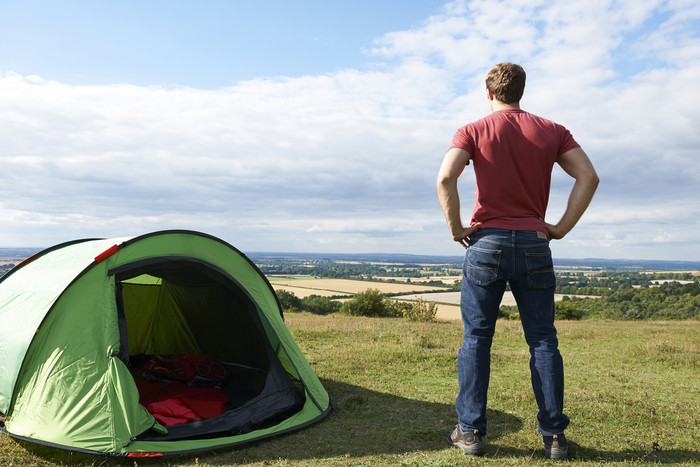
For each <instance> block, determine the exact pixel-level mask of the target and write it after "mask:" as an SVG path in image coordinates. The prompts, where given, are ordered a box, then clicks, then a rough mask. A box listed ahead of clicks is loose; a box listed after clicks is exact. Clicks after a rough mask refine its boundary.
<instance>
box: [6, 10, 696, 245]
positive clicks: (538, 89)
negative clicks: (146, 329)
mask: <svg viewBox="0 0 700 467" xmlns="http://www.w3.org/2000/svg"><path fill="white" fill-rule="evenodd" d="M699 17H700V9H699V8H698V6H697V5H696V2H686V1H668V2H667V1H662V0H658V1H653V0H645V1H642V2H640V1H632V0H628V1H624V2H612V1H602V0H599V1H593V2H586V3H585V4H583V3H577V2H569V1H562V0H560V1H554V2H552V1H547V2H545V1H537V2H532V1H525V0H522V1H515V0H513V1H500V2H492V1H485V0H474V1H471V2H469V1H456V2H452V3H449V4H447V5H445V7H444V8H443V10H442V12H441V13H440V14H438V15H435V16H432V17H430V18H426V19H425V21H424V22H422V23H421V24H418V25H416V26H415V27H414V28H412V29H409V30H405V31H395V32H388V33H387V34H385V35H384V36H382V37H379V38H377V40H376V41H375V43H374V44H372V45H371V46H372V47H371V48H370V54H371V59H372V60H373V62H372V63H371V66H368V69H367V70H360V69H344V70H340V71H336V72H333V73H328V74H325V75H313V76H303V77H298V78H275V79H269V78H264V77H261V78H259V79H255V80H250V81H245V82H240V83H237V84H235V85H233V86H230V87H227V88H222V89H215V90H200V89H194V88H187V87H180V88H165V87H143V86H135V85H130V84H114V85H110V86H105V85H99V86H71V85H67V84H63V83H60V82H57V81H53V80H50V79H44V78H42V77H38V76H21V75H18V74H16V73H12V72H10V71H5V72H4V73H2V74H0V147H1V148H2V150H0V167H1V168H0V222H2V224H3V229H2V230H1V231H0V245H8V246H13V245H20V246H21V245H32V246H33V245H40V246H48V245H50V244H54V243H58V242H60V241H64V240H68V239H71V238H76V237H92V236H100V237H102V236H123V235H132V234H140V233H144V232H145V231H149V230H159V229H162V228H192V229H196V230H203V231H207V232H209V233H212V234H214V235H218V236H221V237H222V238H224V239H226V240H227V241H230V242H231V243H233V244H234V245H237V246H239V247H240V248H242V249H244V250H257V251H272V250H277V251H279V250H295V251H337V252H343V251H355V252H368V251H377V252H383V251H394V252H409V253H441V254H454V255H461V254H462V250H461V247H459V246H458V245H455V244H454V242H452V241H451V240H450V238H449V234H448V231H447V228H446V227H445V226H444V219H443V216H442V213H441V211H440V208H439V205H438V203H437V199H436V196H435V181H434V179H435V173H436V171H437V168H438V166H439V164H440V160H441V158H442V156H443V154H444V152H445V150H446V149H447V147H448V145H449V142H450V139H451V137H452V134H453V132H454V131H455V129H456V128H457V127H458V126H460V125H462V124H464V123H466V122H467V121H469V120H473V119H476V118H480V117H481V116H483V115H485V114H486V113H487V111H488V106H487V103H486V100H485V97H484V96H485V92H484V77H485V73H486V72H487V71H488V69H489V68H490V67H491V66H492V65H493V64H495V63H497V62H500V61H504V60H510V61H515V62H518V63H521V64H523V65H524V66H525V68H526V70H527V71H528V85H527V88H526V94H525V98H524V100H523V106H524V107H525V108H526V109H527V110H530V111H533V112H535V113H538V114H540V115H543V116H545V117H549V118H552V119H555V120H558V121H560V122H561V123H563V124H565V125H566V126H567V127H568V128H569V129H571V131H572V132H573V133H574V136H575V137H576V138H577V140H578V141H579V142H580V143H581V144H582V145H583V147H584V149H585V150H586V151H587V152H588V153H589V155H590V156H591V158H592V159H593V161H594V163H595V164H596V167H597V168H598V171H599V174H600V176H601V180H602V181H601V185H600V188H599V192H598V194H597V196H596V199H595V200H594V203H593V204H592V206H591V209H590V211H589V213H587V214H586V216H585V217H584V219H583V220H582V222H581V225H580V226H579V227H578V228H577V230H576V231H574V233H572V234H571V237H567V239H566V240H565V241H563V242H558V243H557V246H556V249H557V254H558V255H559V256H589V257H590V256H597V257H634V255H636V257H639V258H652V257H654V258H670V259H674V258H675V259H700V257H698V253H697V252H698V251H700V248H698V247H699V246H700V245H698V243H699V242H698V240H697V239H696V238H695V237H696V236H695V235H690V234H689V233H688V232H694V233H696V232H697V227H698V219H699V217H700V216H699V214H700V212H699V208H698V202H697V193H698V188H699V187H700V170H699V169H697V164H696V163H695V161H696V159H697V157H698V151H699V148H700V137H698V135H697V128H698V127H700V110H698V108H697V105H696V103H697V102H698V101H700V91H699V90H698V88H697V87H696V86H694V85H693V83H696V82H698V80H700V39H699V38H698V34H697V21H698V18H699ZM368 46H370V44H368ZM469 171H470V169H467V171H466V172H465V175H464V177H463V178H464V182H463V184H462V185H461V188H460V190H461V193H462V196H463V210H464V214H463V216H464V218H465V219H467V218H468V217H469V211H470V207H471V203H472V202H473V199H472V191H473V187H472V185H471V180H472V175H471V173H470V172H469ZM570 188H571V180H570V179H569V178H568V177H566V176H565V175H563V174H561V173H560V172H555V176H554V179H553V187H552V201H551V208H550V212H549V214H548V218H549V217H552V220H555V218H556V217H557V216H558V215H560V214H561V212H562V211H563V209H564V206H565V203H566V197H567V196H568V192H569V190H570ZM641 232H643V233H641ZM601 233H602V234H601ZM281 238H283V239H284V240H282V241H280V239H281ZM646 241H649V242H652V243H654V244H655V245H656V247H655V248H654V249H653V250H650V249H648V248H642V247H640V246H639V245H641V244H642V243H644V242H646Z"/></svg>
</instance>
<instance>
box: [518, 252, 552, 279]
mask: <svg viewBox="0 0 700 467" xmlns="http://www.w3.org/2000/svg"><path fill="white" fill-rule="evenodd" d="M525 264H526V266H527V281H528V283H529V284H530V286H532V287H536V288H539V289H547V288H549V287H553V286H554V285H555V283H556V279H555V277H554V266H553V265H552V252H551V251H549V249H548V251H540V252H532V253H525Z"/></svg>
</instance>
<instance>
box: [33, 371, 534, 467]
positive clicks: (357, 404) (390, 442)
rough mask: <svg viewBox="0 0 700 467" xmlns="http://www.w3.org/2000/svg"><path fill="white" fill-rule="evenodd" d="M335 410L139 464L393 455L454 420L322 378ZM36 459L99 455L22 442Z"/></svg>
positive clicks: (441, 435)
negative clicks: (246, 440)
mask: <svg viewBox="0 0 700 467" xmlns="http://www.w3.org/2000/svg"><path fill="white" fill-rule="evenodd" d="M322 382H323V385H324V387H325V388H326V389H327V390H328V392H329V393H330V395H331V397H332V399H333V410H332V411H331V413H330V414H329V415H328V416H327V417H326V418H325V419H323V420H322V421H320V422H318V423H316V424H314V425H311V426H310V427H307V428H305V429H302V430H299V431H296V432H293V433H290V434H287V435H283V436H279V437H273V438H268V439H265V440H261V441H258V442H255V443H252V444H247V445H242V446H239V447H236V448H228V449H220V450H216V451H209V452H200V453H197V454H193V455H187V456H168V457H164V458H160V459H159V460H156V459H153V460H151V459H138V465H139V466H141V465H159V464H177V465H182V464H188V463H195V459H197V461H198V462H199V463H206V464H213V465H221V464H228V465H230V464H237V463H253V462H268V461H274V460H277V459H288V460H297V461H310V460H312V459H317V458H333V457H346V456H347V457H351V458H352V457H364V456H372V455H397V454H404V453H409V452H417V451H424V452H425V451H438V450H443V449H445V448H447V447H448V445H447V442H446V434H447V432H448V430H450V429H451V428H453V427H454V425H455V424H456V414H455V410H454V405H453V404H445V403H436V402H425V401H420V400H415V399H407V398H404V397H399V396H395V395H392V394H386V393H381V392H377V391H372V390H369V389H366V388H363V387H360V386H355V385H351V384H347V383H343V382H337V381H330V380H324V381H322ZM488 416H489V424H490V427H493V428H489V430H490V431H489V436H488V439H489V441H491V442H493V441H494V440H497V439H498V438H499V437H501V436H503V435H504V434H506V433H508V432H514V431H518V430H519V429H520V428H521V427H522V423H521V421H520V420H518V419H517V418H516V417H514V416H512V415H508V414H505V413H502V412H498V411H489V413H488ZM19 444H20V445H21V446H22V448H24V449H26V450H27V451H28V452H29V453H31V454H32V455H33V456H35V458H41V459H43V460H44V461H47V462H52V463H58V464H69V465H70V464H74V463H75V464H81V465H90V464H94V465H98V464H99V463H100V462H101V461H102V458H99V457H97V456H89V455H84V454H75V453H69V452H66V451H61V450H57V449H51V448H47V447H44V446H39V445H35V444H33V443H27V442H20V443H19ZM108 465H132V466H133V465H134V463H133V460H126V459H122V458H116V457H115V458H111V459H110V460H109V462H108Z"/></svg>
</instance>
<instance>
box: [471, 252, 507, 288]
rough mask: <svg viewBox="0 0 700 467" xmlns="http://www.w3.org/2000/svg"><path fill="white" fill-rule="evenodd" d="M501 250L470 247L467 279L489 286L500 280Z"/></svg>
mask: <svg viewBox="0 0 700 467" xmlns="http://www.w3.org/2000/svg"><path fill="white" fill-rule="evenodd" d="M500 264H501V250H487V249H485V248H478V247H475V246H470V247H469V248H468V249H467V277H468V278H469V280H471V281H473V282H475V283H477V284H481V285H488V284H491V283H493V282H495V281H496V279H497V278H498V268H499V267H500Z"/></svg>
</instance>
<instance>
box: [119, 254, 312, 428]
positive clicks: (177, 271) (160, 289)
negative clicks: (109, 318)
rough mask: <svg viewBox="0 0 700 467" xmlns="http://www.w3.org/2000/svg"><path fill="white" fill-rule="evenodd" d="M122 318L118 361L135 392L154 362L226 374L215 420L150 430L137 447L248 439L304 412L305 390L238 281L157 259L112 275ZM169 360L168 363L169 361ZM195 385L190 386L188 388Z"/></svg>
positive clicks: (207, 268)
mask: <svg viewBox="0 0 700 467" xmlns="http://www.w3.org/2000/svg"><path fill="white" fill-rule="evenodd" d="M110 274H112V275H114V276H115V284H116V294H117V297H116V298H117V309H118V314H119V330H120V352H119V358H121V359H122V361H124V362H125V363H126V364H127V366H129V368H130V370H131V372H132V375H133V376H134V380H135V381H136V382H137V385H138V384H139V382H140V381H142V380H143V379H144V374H143V364H144V362H145V361H148V359H149V358H152V357H153V356H172V355H179V354H189V355H195V356H208V357H211V358H212V359H213V360H214V361H216V362H218V363H220V364H221V365H222V366H223V367H224V369H225V377H224V378H223V379H222V381H220V382H218V384H217V385H216V386H217V389H218V390H220V391H222V392H223V393H225V395H226V399H227V400H226V402H225V409H224V411H223V413H222V414H220V415H217V416H214V417H212V418H206V419H201V420H192V421H188V422H187V423H184V424H175V425H172V426H168V427H167V434H162V433H159V432H156V430H149V431H147V432H146V433H143V434H142V435H140V436H139V437H138V439H139V440H151V441H161V440H163V441H165V440H176V439H203V438H210V437H220V436H226V435H229V434H230V435H235V434H239V433H247V432H249V431H252V430H255V429H260V428H265V427H267V426H272V425H274V424H276V423H278V422H279V421H280V420H282V419H284V418H285V417H288V416H289V415H291V414H293V413H296V412H298V411H299V410H301V409H302V406H303V403H304V398H303V397H302V391H303V388H302V386H301V385H300V384H298V381H296V378H295V377H293V376H290V374H289V372H288V371H287V370H286V369H285V367H284V365H283V364H282V362H281V361H280V358H279V357H278V355H277V353H276V349H274V348H273V344H270V341H272V342H276V341H277V339H276V337H274V336H272V337H273V338H272V339H268V336H267V334H269V333H272V332H273V331H272V330H271V328H270V326H266V324H265V323H264V322H263V321H262V320H261V318H260V313H259V311H258V309H257V307H256V305H255V302H254V301H253V300H252V299H251V298H250V297H249V296H248V294H247V293H246V292H245V291H244V290H243V289H242V288H241V287H240V286H239V285H238V283H237V282H236V280H235V279H233V278H232V277H230V276H228V275H226V274H225V273H223V272H221V271H219V270H217V269H216V268H214V267H212V266H211V265H208V264H206V263H203V262H198V261H192V260H191V259H189V258H184V259H183V258H167V259H164V258H159V259H158V260H156V261H155V262H154V261H153V260H150V261H147V262H137V263H132V264H128V265H124V266H121V267H119V268H117V269H115V270H112V271H110ZM166 358H167V357H166ZM191 384H192V383H190V385H191Z"/></svg>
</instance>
